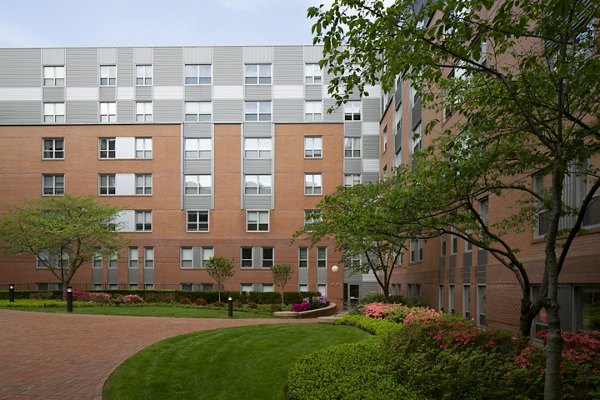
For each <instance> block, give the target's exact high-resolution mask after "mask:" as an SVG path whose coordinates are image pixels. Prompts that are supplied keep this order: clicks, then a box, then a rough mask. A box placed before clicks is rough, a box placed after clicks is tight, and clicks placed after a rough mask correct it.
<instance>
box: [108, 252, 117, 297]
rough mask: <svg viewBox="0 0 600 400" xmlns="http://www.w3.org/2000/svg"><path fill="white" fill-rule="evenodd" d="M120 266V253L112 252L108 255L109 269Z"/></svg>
mask: <svg viewBox="0 0 600 400" xmlns="http://www.w3.org/2000/svg"><path fill="white" fill-rule="evenodd" d="M118 266H119V253H117V252H116V251H112V252H110V253H109V254H108V268H117V267H118ZM115 289H116V288H115Z"/></svg>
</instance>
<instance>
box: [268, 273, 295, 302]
mask: <svg viewBox="0 0 600 400" xmlns="http://www.w3.org/2000/svg"><path fill="white" fill-rule="evenodd" d="M271 272H272V273H273V282H274V283H275V285H277V286H279V287H280V288H281V304H284V303H285V298H284V295H283V289H284V288H285V285H286V284H287V283H288V281H289V280H290V278H291V277H292V274H293V273H294V270H293V269H292V266H291V265H290V264H274V265H273V267H271Z"/></svg>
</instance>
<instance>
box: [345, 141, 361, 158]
mask: <svg viewBox="0 0 600 400" xmlns="http://www.w3.org/2000/svg"><path fill="white" fill-rule="evenodd" d="M361 154H362V138H360V137H344V158H360V157H361Z"/></svg>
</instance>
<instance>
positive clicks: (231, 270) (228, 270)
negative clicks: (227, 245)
mask: <svg viewBox="0 0 600 400" xmlns="http://www.w3.org/2000/svg"><path fill="white" fill-rule="evenodd" d="M204 269H205V270H206V272H207V273H208V276H210V277H211V278H213V279H214V280H215V282H216V283H217V290H218V291H219V301H221V290H223V283H224V282H225V281H226V280H227V279H229V278H231V277H232V276H233V275H234V274H235V266H234V264H233V261H232V260H230V259H229V258H225V257H211V258H210V259H209V260H208V261H207V262H206V263H205V264H204Z"/></svg>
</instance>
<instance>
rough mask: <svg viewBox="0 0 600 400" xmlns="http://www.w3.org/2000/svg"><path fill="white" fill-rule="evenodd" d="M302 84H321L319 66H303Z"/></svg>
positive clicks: (314, 64)
mask: <svg viewBox="0 0 600 400" xmlns="http://www.w3.org/2000/svg"><path fill="white" fill-rule="evenodd" d="M304 83H305V84H307V85H320V84H321V83H323V71H322V70H321V66H320V65H319V64H317V63H306V64H304Z"/></svg>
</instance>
